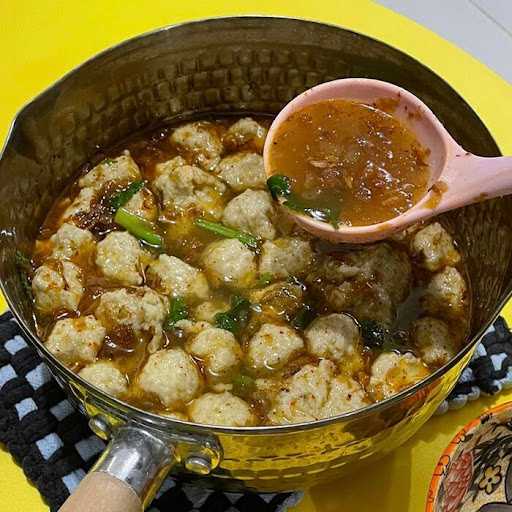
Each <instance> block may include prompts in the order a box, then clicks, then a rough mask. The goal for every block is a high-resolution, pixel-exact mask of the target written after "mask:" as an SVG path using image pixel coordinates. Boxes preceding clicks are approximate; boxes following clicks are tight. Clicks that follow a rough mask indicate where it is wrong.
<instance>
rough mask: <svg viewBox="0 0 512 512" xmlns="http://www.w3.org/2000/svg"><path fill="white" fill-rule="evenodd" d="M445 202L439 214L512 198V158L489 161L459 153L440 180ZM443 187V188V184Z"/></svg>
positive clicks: (438, 209) (437, 210) (504, 157)
mask: <svg viewBox="0 0 512 512" xmlns="http://www.w3.org/2000/svg"><path fill="white" fill-rule="evenodd" d="M440 182H443V183H444V186H446V187H447V188H446V191H445V192H443V191H442V190H443V186H441V187H439V188H440V191H441V194H442V195H441V198H440V201H439V204H438V206H437V207H436V208H435V210H436V212H435V213H436V214H437V213H441V212H445V211H448V210H453V209H454V208H459V207H461V206H464V205H467V204H471V203H477V202H480V201H483V200H484V199H491V198H493V197H500V196H505V195H508V194H512V157H509V156H503V157H497V158H485V157H481V156H476V155H472V154H471V153H464V152H462V154H460V153H458V154H457V156H453V157H452V158H451V160H450V161H449V162H448V163H447V165H446V168H445V170H444V172H443V173H442V175H441V177H440V178H439V181H438V185H439V184H440ZM441 185H443V184H441Z"/></svg>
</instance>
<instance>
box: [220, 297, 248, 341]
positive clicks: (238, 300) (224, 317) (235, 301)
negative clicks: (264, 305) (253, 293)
mask: <svg viewBox="0 0 512 512" xmlns="http://www.w3.org/2000/svg"><path fill="white" fill-rule="evenodd" d="M250 309H251V303H250V302H249V301H248V300H247V299H246V298H244V297H240V296H239V295H234V296H233V297H232V298H231V309H230V310H229V311H225V312H223V313H217V314H216V315H215V325H216V326H217V327H219V328H220V329H225V330H226V331H230V332H232V333H233V334H237V333H239V332H240V331H241V330H242V329H243V328H244V327H245V325H246V324H247V322H248V321H249V313H250Z"/></svg>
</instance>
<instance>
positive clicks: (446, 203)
mask: <svg viewBox="0 0 512 512" xmlns="http://www.w3.org/2000/svg"><path fill="white" fill-rule="evenodd" d="M383 98H390V99H393V100H396V109H395V110H394V112H393V116H394V117H396V118H398V119H400V121H402V123H403V124H405V125H406V126H408V127H409V128H410V129H411V130H412V131H413V133H415V134H416V137H417V139H418V141H419V142H420V143H421V144H422V145H423V147H425V148H428V149H429V150H430V154H429V161H428V163H429V166H430V172H431V177H430V183H429V188H428V192H427V193H426V194H425V195H424V196H423V198H422V199H421V200H420V201H419V202H418V203H416V204H415V205H414V206H413V207H412V208H410V209H409V210H407V211H406V212H404V213H402V214H400V215H398V216H397V217H394V218H392V219H390V220H387V221H385V222H381V223H378V224H371V225H369V226H346V225H343V224H340V226H339V227H338V228H334V227H333V226H331V225H330V224H328V223H326V222H321V221H318V220H315V219H313V218H311V217H309V216H307V215H302V214H300V213H296V212H293V211H291V210H289V213H290V214H291V215H293V217H294V219H295V221H296V222H297V223H298V224H299V225H300V226H302V227H303V228H304V229H306V230H307V231H309V232H310V233H312V234H314V235H316V236H318V237H320V238H325V239H327V240H330V241H332V242H350V243H367V242H374V241H376V240H381V239H383V238H387V237H389V236H390V235H392V234H393V233H395V232H397V231H402V230H404V229H406V228H407V227H408V226H410V225H411V224H414V223H415V222H418V221H421V220H426V219H428V218H429V217H433V216H435V215H438V214H440V213H443V212H446V211H448V210H453V209H455V208H460V207H462V206H465V205H468V204H471V203H476V202H479V201H482V200H484V199H490V198H492V197H497V196H504V195H507V194H510V193H512V157H499V158H484V157H480V156H476V155H473V154H471V153H468V152H467V151H465V150H464V149H463V148H462V147H461V146H459V145H458V144H457V143H456V142H455V140H453V138H452V137H451V136H450V134H449V133H448V132H447V131H446V129H445V128H444V126H443V125H442V124H441V122H440V121H439V120H438V119H437V117H436V116H435V115H434V114H433V113H432V111H431V110H430V109H429V108H428V107H427V106H426V105H425V104H424V103H423V102H422V101H421V100H419V99H418V98H417V97H416V96H414V95H413V94H411V93H410V92H409V91H406V90H405V89H402V88H401V87H398V86H396V85H393V84H390V83H387V82H381V81H379V80H370V79H367V78H346V79H342V80H334V81H332V82H326V83H324V84H320V85H317V86H315V87H313V88H312V89H309V90H307V91H305V92H304V93H302V94H300V95H299V96H297V97H296V98H294V99H293V100H292V101H290V103H288V104H287V105H286V106H285V107H284V108H283V110H281V112H280V113H279V114H278V115H277V117H276V118H275V119H274V122H273V123H272V125H271V127H270V129H269V132H268V136H267V139H266V142H265V147H264V150H263V158H264V162H265V170H266V173H267V175H269V176H270V175H272V174H273V173H275V172H276V171H275V170H273V169H272V168H271V166H270V161H271V158H270V155H271V153H272V142H273V139H274V137H275V136H276V133H277V132H278V130H279V128H280V126H281V124H282V123H283V121H285V120H286V119H287V118H288V117H289V116H290V115H291V114H293V113H294V112H296V111H298V110H302V109H303V108H304V107H306V106H307V105H311V104H312V103H317V102H319V101H323V100H329V99H344V100H354V101H360V102H363V103H366V104H372V103H374V102H375V101H377V100H381V99H383Z"/></svg>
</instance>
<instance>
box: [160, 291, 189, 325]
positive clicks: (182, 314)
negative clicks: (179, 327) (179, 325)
mask: <svg viewBox="0 0 512 512" xmlns="http://www.w3.org/2000/svg"><path fill="white" fill-rule="evenodd" d="M186 318H188V309H187V305H186V304H185V301H184V300H183V298H182V297H172V298H171V302H170V304H169V313H168V315H167V318H166V319H165V323H164V329H165V330H166V331H168V330H170V329H172V328H173V327H174V325H175V324H176V322H179V321H180V320H185V319H186Z"/></svg>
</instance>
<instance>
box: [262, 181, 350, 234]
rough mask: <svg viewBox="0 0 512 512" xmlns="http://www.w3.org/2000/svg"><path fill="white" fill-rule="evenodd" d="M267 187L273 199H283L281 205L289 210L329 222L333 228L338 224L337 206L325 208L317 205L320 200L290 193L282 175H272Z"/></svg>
mask: <svg viewBox="0 0 512 512" xmlns="http://www.w3.org/2000/svg"><path fill="white" fill-rule="evenodd" d="M267 187H268V189H269V191H270V193H271V195H272V197H273V198H274V199H278V198H279V197H283V198H284V199H285V201H284V202H283V205H284V206H286V207H287V208H290V210H294V211H296V212H299V213H304V214H306V215H309V216H310V217H313V218H314V219H316V220H319V221H322V222H329V224H332V226H334V227H335V228H337V227H338V224H339V215H340V208H339V206H336V207H334V206H327V205H325V206H324V205H322V204H319V203H321V199H319V198H316V199H306V198H304V197H302V196H300V195H299V194H297V193H295V192H293V191H292V186H291V182H290V178H288V176H284V175H282V174H274V175H273V176H271V177H270V178H269V179H268V180H267Z"/></svg>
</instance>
